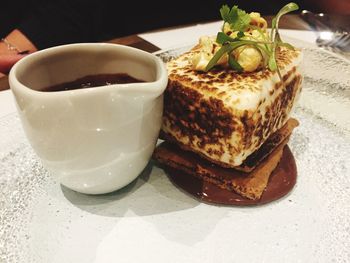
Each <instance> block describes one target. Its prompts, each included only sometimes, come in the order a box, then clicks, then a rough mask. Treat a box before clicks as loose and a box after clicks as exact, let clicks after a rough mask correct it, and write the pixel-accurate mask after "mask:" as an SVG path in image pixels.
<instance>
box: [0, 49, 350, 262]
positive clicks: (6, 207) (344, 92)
mask: <svg viewBox="0 0 350 263" xmlns="http://www.w3.org/2000/svg"><path fill="white" fill-rule="evenodd" d="M299 45H301V44H300V42H299ZM302 46H303V47H305V50H304V55H305V57H304V61H305V63H304V64H305V65H304V66H305V67H304V68H305V82H304V86H303V91H302V97H301V99H300V101H299V107H297V108H296V111H295V112H294V116H295V117H296V118H297V119H298V120H299V121H300V123H301V125H300V126H299V127H298V128H297V129H296V130H295V131H294V132H293V136H292V139H291V141H290V143H289V145H290V148H291V149H292V151H293V153H294V156H295V158H296V161H297V167H298V173H299V177H298V181H297V185H296V187H295V188H294V189H293V191H292V192H291V193H290V194H289V195H288V196H286V197H285V198H283V199H281V200H279V201H276V202H273V203H270V204H268V205H264V206H258V207H245V208H244V207H226V206H214V205H208V204H203V203H200V202H198V201H196V200H194V199H193V198H192V197H190V196H188V195H186V194H185V193H184V192H182V191H180V190H178V189H177V188H176V187H175V186H174V185H173V184H172V183H171V182H170V181H169V179H168V178H167V176H166V175H165V174H164V172H163V170H161V169H160V168H157V167H154V166H152V164H150V165H149V166H148V167H147V169H146V170H145V171H144V172H143V174H142V175H141V176H140V177H139V178H138V179H137V180H136V181H134V182H133V183H131V184H130V185H129V186H127V187H126V188H124V189H122V190H120V191H117V192H114V193H112V194H108V195H101V196H87V195H83V194H79V193H76V192H73V191H71V190H69V189H67V188H64V187H62V186H60V185H59V184H58V183H56V182H54V181H53V180H52V179H51V177H50V176H49V175H48V173H47V172H46V171H45V170H44V169H43V168H42V166H41V164H40V162H39V161H38V159H37V157H36V156H35V154H34V153H33V151H32V149H31V147H30V146H29V144H28V142H27V140H26V138H25V136H24V134H23V132H22V128H21V126H20V122H19V119H18V117H17V115H16V114H10V115H6V116H5V117H2V118H1V119H0V164H1V170H0V189H1V192H0V262H60V263H61V262H153V263H155V262H191V263H193V262H200V263H204V262H331V261H334V262H349V261H350V249H349V247H350V233H349V232H350V63H349V62H347V61H346V60H343V59H341V58H339V57H337V56H334V55H332V54H331V53H328V52H324V51H322V50H319V49H315V48H313V47H307V46H306V45H305V46H304V44H303V45H302ZM188 48H189V47H183V48H179V49H175V50H168V51H162V52H158V55H159V56H161V57H162V58H163V59H165V60H166V59H168V58H169V56H176V55H178V54H179V53H181V52H183V51H184V50H186V49H188Z"/></svg>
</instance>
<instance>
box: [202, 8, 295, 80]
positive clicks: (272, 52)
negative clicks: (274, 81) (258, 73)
mask: <svg viewBox="0 0 350 263" xmlns="http://www.w3.org/2000/svg"><path fill="white" fill-rule="evenodd" d="M298 8H299V7H298V5H297V4H296V3H289V4H287V5H285V6H284V7H282V8H281V10H280V11H279V12H278V13H277V15H276V16H275V17H274V18H273V20H272V24H271V32H270V37H268V36H267V35H266V34H265V33H264V32H263V31H262V30H261V28H259V27H257V26H253V25H250V21H251V18H250V16H249V14H247V13H246V12H245V11H243V10H241V9H239V8H238V6H233V7H232V8H231V9H230V8H229V7H228V6H227V5H224V6H222V7H221V9H220V14H221V17H222V19H223V21H224V25H223V26H222V32H218V34H217V37H216V42H217V43H218V44H221V45H222V47H221V48H220V49H219V50H218V51H217V52H216V53H215V54H214V56H213V58H212V59H211V60H210V61H209V63H208V65H207V67H206V68H205V70H206V71H208V70H210V69H212V68H213V67H214V66H215V65H216V63H217V62H218V61H219V60H220V58H221V57H222V56H223V55H225V54H228V56H229V59H228V63H229V65H230V67H231V68H233V69H234V70H236V71H239V72H241V71H243V68H242V66H241V65H240V64H239V63H238V62H237V61H236V60H235V59H234V58H233V56H232V55H231V53H232V52H233V51H234V50H235V49H236V48H239V47H241V46H244V45H251V46H253V47H255V48H256V49H257V50H258V51H259V52H260V53H261V55H262V57H263V58H264V65H267V66H268V68H269V69H270V70H271V71H276V70H277V72H278V75H279V76H280V77H281V74H280V71H279V68H278V65H277V61H276V51H277V47H279V46H284V47H287V48H290V49H293V48H294V47H293V46H292V45H290V44H288V43H284V42H283V41H282V40H281V37H280V34H279V31H278V24H279V20H280V18H281V17H282V16H283V15H285V14H287V13H289V12H292V11H295V10H297V9H298ZM225 23H228V24H229V26H230V28H231V30H232V31H238V33H237V37H235V38H232V37H230V36H228V35H226V34H225V33H224V26H225ZM248 28H250V29H253V30H254V29H255V30H257V31H258V32H259V34H260V36H261V39H263V41H261V40H258V39H254V37H252V36H249V37H250V40H247V39H245V38H244V37H245V34H244V31H245V30H247V29H248Z"/></svg>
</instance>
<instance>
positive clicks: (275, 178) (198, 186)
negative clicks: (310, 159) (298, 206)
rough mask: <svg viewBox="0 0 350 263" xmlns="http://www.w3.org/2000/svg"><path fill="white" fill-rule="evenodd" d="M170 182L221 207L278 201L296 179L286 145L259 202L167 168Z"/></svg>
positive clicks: (294, 167) (291, 156)
mask: <svg viewBox="0 0 350 263" xmlns="http://www.w3.org/2000/svg"><path fill="white" fill-rule="evenodd" d="M166 171H167V174H168V176H169V177H170V179H171V181H172V182H173V183H174V184H175V185H177V186H178V187H179V188H180V189H182V190H183V191H185V192H187V193H188V194H190V195H191V196H193V197H195V198H196V199H199V200H201V201H203V202H205V203H210V204H223V205H236V206H237V205H238V206H246V205H262V204H266V203H269V202H272V201H274V200H277V199H280V198H282V197H283V196H285V195H286V194H288V193H289V192H290V191H291V190H292V189H293V187H294V185H295V183H296V179H297V168H296V164H295V160H294V157H293V154H292V152H291V151H290V149H289V147H288V145H286V146H285V147H284V150H283V155H282V158H281V160H280V162H279V164H278V165H277V167H276V168H275V170H274V171H273V172H272V174H271V175H270V178H269V183H268V184H267V186H266V189H265V191H264V193H263V195H262V197H261V198H260V199H259V200H250V199H247V198H244V197H242V196H241V195H239V194H236V193H235V192H232V191H228V190H225V189H221V188H220V187H218V186H216V185H214V184H212V183H209V182H207V181H204V180H201V179H199V178H197V177H195V176H192V175H189V174H186V173H185V172H182V171H179V170H176V169H173V168H167V169H166Z"/></svg>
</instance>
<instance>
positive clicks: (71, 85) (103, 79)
mask: <svg viewBox="0 0 350 263" xmlns="http://www.w3.org/2000/svg"><path fill="white" fill-rule="evenodd" d="M139 82H145V81H144V80H140V79H136V78H134V77H132V76H130V75H128V74H126V73H114V74H96V75H87V76H84V77H82V78H78V79H76V80H73V81H69V82H64V83H60V84H56V85H53V86H49V87H45V88H42V89H40V91H47V92H52V91H67V90H76V89H86V88H93V87H99V86H106V85H113V84H127V83H139Z"/></svg>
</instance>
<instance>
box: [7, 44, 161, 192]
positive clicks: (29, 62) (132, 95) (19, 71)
mask: <svg viewBox="0 0 350 263" xmlns="http://www.w3.org/2000/svg"><path fill="white" fill-rule="evenodd" d="M103 73H127V74H129V75H130V76H132V77H135V78H137V79H142V80H144V81H146V82H143V83H128V84H114V85H106V86H100V87H94V88H86V89H76V90H70V91H57V92H45V91H40V89H42V88H43V87H48V86H52V85H55V84H59V83H64V82H69V81H73V80H76V79H78V78H81V77H83V76H86V75H95V74H103ZM9 81H10V87H11V90H12V92H13V94H14V96H15V100H16V104H17V109H18V112H19V116H20V119H21V122H22V126H23V129H24V131H25V133H26V136H27V138H28V140H29V142H30V144H31V145H32V147H33V149H34V150H35V152H36V154H37V155H38V156H39V157H40V159H41V161H42V163H43V165H44V167H45V168H46V169H47V170H48V171H49V172H50V173H51V174H52V175H53V176H54V178H56V179H57V180H58V181H59V182H60V183H62V184H63V185H65V186H67V187H68V188H71V189H73V190H75V191H78V192H82V193H88V194H102V193H108V192H111V191H115V190H117V189H120V188H122V187H123V186H125V185H127V184H129V183H130V182H131V181H133V180H134V179H135V178H136V177H137V176H138V175H139V174H140V173H141V171H142V170H143V169H144V168H145V166H146V165H147V163H148V161H149V159H150V158H151V155H152V152H153V150H154V147H155V145H156V142H157V138H158V133H159V130H160V127H161V118H162V111H163V91H164V89H165V88H166V85H167V81H168V78H167V71H166V68H165V65H164V64H163V62H162V61H161V60H160V59H159V58H157V57H156V56H154V55H152V54H150V53H147V52H144V51H141V50H138V49H136V48H131V47H126V46H121V45H115V44H102V43H79V44H71V45H63V46H58V47H53V48H49V49H45V50H42V51H38V52H36V53H33V54H31V55H28V56H27V57H25V58H23V59H22V60H20V61H19V62H18V63H16V65H15V66H14V67H13V68H12V70H11V72H10V75H9Z"/></svg>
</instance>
